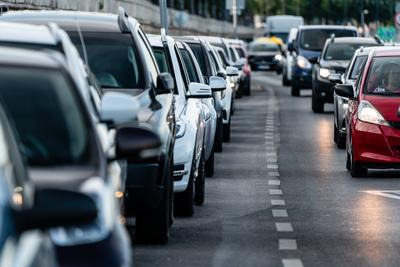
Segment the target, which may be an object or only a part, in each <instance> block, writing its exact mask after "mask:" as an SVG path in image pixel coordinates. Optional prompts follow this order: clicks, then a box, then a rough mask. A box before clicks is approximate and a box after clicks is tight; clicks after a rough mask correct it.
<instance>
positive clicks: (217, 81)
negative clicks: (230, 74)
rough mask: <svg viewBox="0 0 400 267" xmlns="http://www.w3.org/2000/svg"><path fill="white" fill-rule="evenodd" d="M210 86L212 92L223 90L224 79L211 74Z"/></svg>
mask: <svg viewBox="0 0 400 267" xmlns="http://www.w3.org/2000/svg"><path fill="white" fill-rule="evenodd" d="M210 87H211V90H212V91H213V92H218V91H224V90H225V89H226V80H225V79H222V78H221V77H217V76H211V77H210Z"/></svg>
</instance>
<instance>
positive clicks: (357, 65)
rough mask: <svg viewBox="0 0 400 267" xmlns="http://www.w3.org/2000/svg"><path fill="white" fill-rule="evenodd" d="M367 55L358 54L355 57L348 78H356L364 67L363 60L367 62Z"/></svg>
mask: <svg viewBox="0 0 400 267" xmlns="http://www.w3.org/2000/svg"><path fill="white" fill-rule="evenodd" d="M367 58H368V57H367V56H359V57H357V58H356V59H355V62H354V65H353V68H352V70H351V72H350V77H349V78H350V79H352V80H356V79H357V78H358V75H360V73H361V71H362V69H363V68H364V65H365V62H367Z"/></svg>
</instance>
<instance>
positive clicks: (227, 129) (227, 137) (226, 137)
mask: <svg viewBox="0 0 400 267" xmlns="http://www.w3.org/2000/svg"><path fill="white" fill-rule="evenodd" d="M222 127H223V130H222V134H223V141H224V142H225V143H229V142H230V141H231V117H229V121H228V123H226V124H223V126H222Z"/></svg>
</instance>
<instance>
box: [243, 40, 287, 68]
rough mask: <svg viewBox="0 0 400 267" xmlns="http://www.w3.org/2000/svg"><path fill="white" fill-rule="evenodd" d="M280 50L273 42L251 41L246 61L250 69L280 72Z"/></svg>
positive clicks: (281, 57)
mask: <svg viewBox="0 0 400 267" xmlns="http://www.w3.org/2000/svg"><path fill="white" fill-rule="evenodd" d="M282 59H283V56H282V51H281V49H280V47H279V46H278V45H277V44H275V43H273V42H259V41H255V42H252V43H251V44H250V46H249V55H248V61H249V64H250V67H251V69H252V70H254V71H256V70H275V71H276V72H277V73H278V74H280V73H281V72H282Z"/></svg>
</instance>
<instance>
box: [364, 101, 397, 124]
mask: <svg viewBox="0 0 400 267" xmlns="http://www.w3.org/2000/svg"><path fill="white" fill-rule="evenodd" d="M357 115H358V119H359V120H360V121H363V122H368V123H372V124H378V125H384V126H389V123H388V122H387V121H386V120H385V119H384V118H383V116H382V115H381V114H380V113H379V111H378V110H377V109H376V108H375V107H374V106H373V105H372V104H371V103H370V102H368V101H365V100H363V101H361V103H360V105H359V106H358V110H357Z"/></svg>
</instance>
